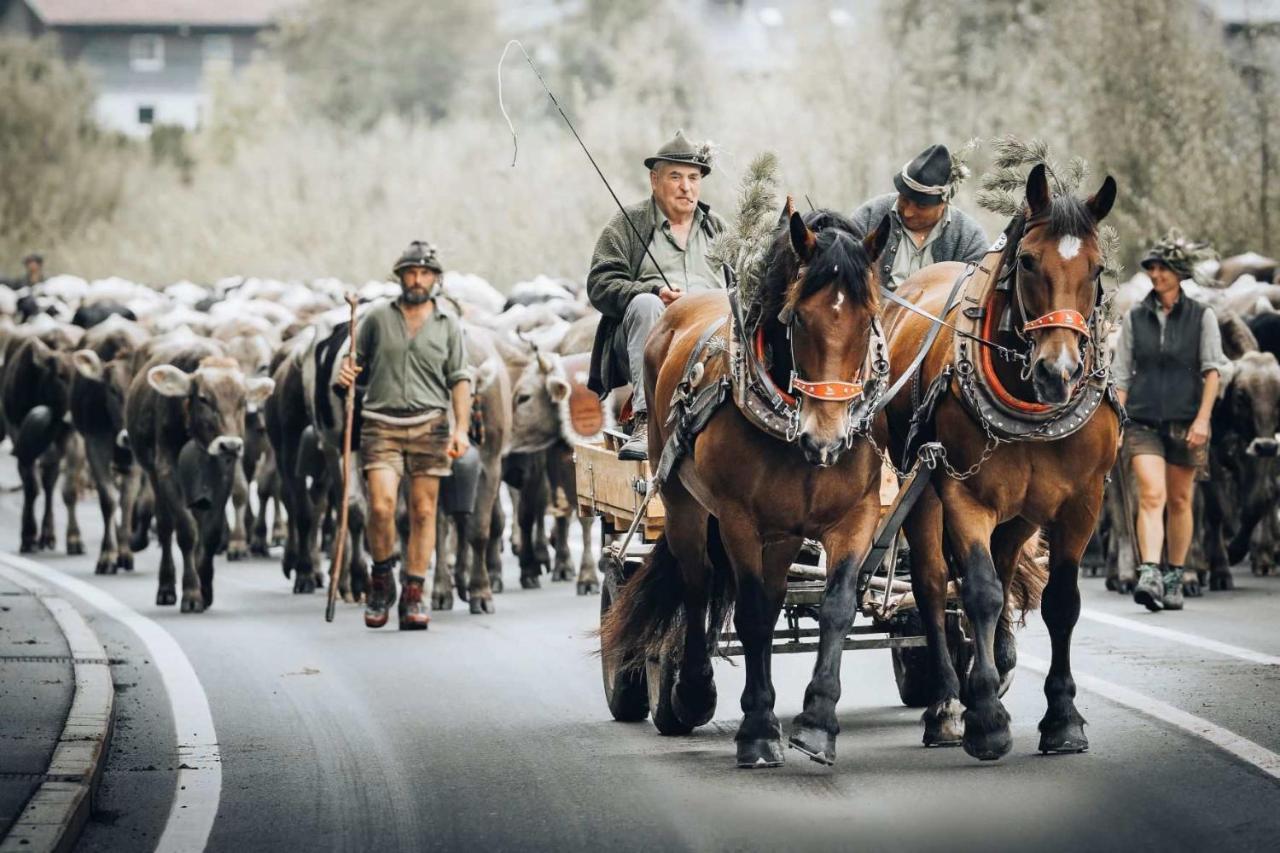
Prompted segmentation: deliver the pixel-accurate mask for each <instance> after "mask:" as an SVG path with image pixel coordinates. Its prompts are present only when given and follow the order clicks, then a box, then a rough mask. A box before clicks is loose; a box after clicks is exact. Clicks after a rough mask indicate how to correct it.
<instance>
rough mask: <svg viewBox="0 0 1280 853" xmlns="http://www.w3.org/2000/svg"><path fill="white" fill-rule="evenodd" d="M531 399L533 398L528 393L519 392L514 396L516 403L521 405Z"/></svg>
mask: <svg viewBox="0 0 1280 853" xmlns="http://www.w3.org/2000/svg"><path fill="white" fill-rule="evenodd" d="M531 399H533V397H532V396H530V395H529V394H521V395H519V396H518V397H516V405H518V406H523V405H524V404H525V403H527V402H529V401H530V400H531Z"/></svg>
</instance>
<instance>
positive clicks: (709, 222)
mask: <svg viewBox="0 0 1280 853" xmlns="http://www.w3.org/2000/svg"><path fill="white" fill-rule="evenodd" d="M698 207H700V208H701V209H702V228H703V230H704V231H705V232H706V234H707V236H708V237H709V238H711V239H714V238H716V237H718V236H719V235H720V234H721V233H723V232H724V230H725V229H726V228H727V227H728V225H727V223H725V221H724V219H723V218H721V217H720V215H719V214H716V213H712V211H711V207H710V206H709V205H707V204H706V203H705V202H701V201H700V202H698ZM653 211H654V206H653V204H652V201H651V198H646V199H645V200H644V201H641V202H637V203H636V204H633V205H630V206H629V207H627V208H625V214H624V212H623V211H619V212H618V213H615V214H614V215H613V218H612V219H610V220H609V224H608V225H606V226H605V227H604V230H603V231H601V232H600V238H599V239H598V240H596V248H595V252H594V253H593V254H592V256H591V270H590V272H588V273H587V296H588V298H589V299H590V300H591V304H592V305H593V306H595V308H596V310H597V311H599V312H600V313H601V314H603V315H604V316H603V317H601V318H600V325H599V326H598V327H597V328H596V340H595V345H594V346H593V347H592V348H591V374H590V377H589V379H588V381H587V386H588V387H589V388H590V389H591V390H592V391H595V392H596V393H597V394H600V395H601V396H603V395H605V394H608V393H609V392H610V391H612V390H613V389H614V388H616V387H618V386H619V385H623V384H625V383H626V381H627V378H626V377H618V376H615V375H614V369H613V367H614V357H613V334H614V332H615V331H616V330H617V328H618V324H619V323H621V322H622V317H623V315H624V314H626V312H627V305H629V304H630V303H631V300H632V299H633V298H634V297H636V296H637V295H639V294H641V293H655V294H656V293H657V292H658V290H659V289H660V288H661V285H660V284H659V285H654V284H652V283H649V282H642V281H639V278H640V264H641V262H643V261H644V254H645V248H646V247H647V246H648V245H649V243H650V242H652V241H653V232H654V229H655V228H656V227H657V223H656V222H655V221H654V212H653ZM627 219H630V220H631V222H632V224H634V225H635V230H633V229H632V228H631V226H630V225H628V224H627ZM636 230H638V231H639V232H640V234H641V236H640V237H637V236H636Z"/></svg>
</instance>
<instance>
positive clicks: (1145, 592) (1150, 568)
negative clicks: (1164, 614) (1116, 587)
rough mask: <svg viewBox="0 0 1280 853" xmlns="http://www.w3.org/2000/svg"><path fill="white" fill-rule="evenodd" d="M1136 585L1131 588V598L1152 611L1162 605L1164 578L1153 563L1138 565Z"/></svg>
mask: <svg viewBox="0 0 1280 853" xmlns="http://www.w3.org/2000/svg"><path fill="white" fill-rule="evenodd" d="M1139 570H1140V572H1141V573H1140V574H1139V575H1138V585H1137V586H1135V587H1134V588H1133V600H1134V601H1136V602H1138V603H1139V604H1141V605H1142V606H1143V607H1145V608H1147V609H1148V610H1150V611H1152V612H1153V613H1154V612H1155V611H1157V610H1160V609H1161V608H1163V607H1164V578H1163V577H1162V576H1161V574H1160V567H1159V566H1157V565H1156V564H1155V563H1143V564H1142V565H1141V566H1139Z"/></svg>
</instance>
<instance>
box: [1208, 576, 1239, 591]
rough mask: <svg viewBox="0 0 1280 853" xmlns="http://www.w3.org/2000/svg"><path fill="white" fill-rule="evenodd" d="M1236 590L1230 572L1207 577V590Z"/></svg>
mask: <svg viewBox="0 0 1280 853" xmlns="http://www.w3.org/2000/svg"><path fill="white" fill-rule="evenodd" d="M1235 588H1236V582H1235V580H1234V579H1233V578H1232V577H1231V572H1214V573H1213V574H1211V575H1209V589H1211V590H1213V591H1214V592H1226V591H1228V590H1232V589H1235Z"/></svg>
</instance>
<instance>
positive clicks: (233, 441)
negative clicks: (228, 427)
mask: <svg viewBox="0 0 1280 853" xmlns="http://www.w3.org/2000/svg"><path fill="white" fill-rule="evenodd" d="M243 451H244V439H243V438H238V437H236V436H234V435H220V436H218V437H217V438H215V439H214V440H213V441H212V442H210V444H209V453H210V454H212V455H214V456H219V455H221V456H239V455H240V454H241V453H242V452H243Z"/></svg>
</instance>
